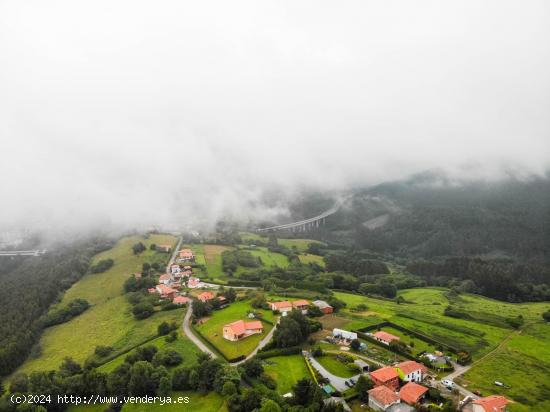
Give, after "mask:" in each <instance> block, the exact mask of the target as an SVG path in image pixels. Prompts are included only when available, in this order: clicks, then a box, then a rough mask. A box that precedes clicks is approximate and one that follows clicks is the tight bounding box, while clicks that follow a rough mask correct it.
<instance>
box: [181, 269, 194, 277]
mask: <svg viewBox="0 0 550 412" xmlns="http://www.w3.org/2000/svg"><path fill="white" fill-rule="evenodd" d="M180 275H181V276H183V277H187V278H188V277H191V276H193V271H192V270H184V271H183V272H180Z"/></svg>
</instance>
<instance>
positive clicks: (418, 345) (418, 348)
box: [381, 326, 436, 355]
mask: <svg viewBox="0 0 550 412" xmlns="http://www.w3.org/2000/svg"><path fill="white" fill-rule="evenodd" d="M381 330H382V331H384V332H388V333H391V334H392V335H395V336H398V337H399V338H401V342H404V343H405V344H407V345H409V346H412V349H411V353H412V354H413V355H414V354H417V353H421V352H433V351H435V350H436V348H435V347H434V346H433V345H430V344H429V343H428V342H426V341H424V340H421V339H418V338H417V337H415V336H412V335H409V334H407V333H406V332H402V331H400V330H398V329H395V328H392V327H389V326H384V327H383V328H381Z"/></svg>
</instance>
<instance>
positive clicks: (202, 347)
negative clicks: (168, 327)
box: [182, 302, 218, 358]
mask: <svg viewBox="0 0 550 412" xmlns="http://www.w3.org/2000/svg"><path fill="white" fill-rule="evenodd" d="M192 315H193V302H189V307H188V308H187V313H186V314H185V318H183V325H182V326H183V333H184V334H185V335H186V336H187V337H188V338H189V339H190V340H191V342H193V343H194V344H195V345H197V347H198V348H199V349H200V350H201V351H203V352H204V353H208V354H210V356H212V358H217V357H218V356H217V355H216V354H215V353H214V352H213V351H212V350H210V348H209V347H208V346H206V344H205V343H204V342H203V341H202V340H200V339H199V338H197V337H196V336H195V334H194V333H193V331H192V330H191V326H189V321H190V319H191V316H192Z"/></svg>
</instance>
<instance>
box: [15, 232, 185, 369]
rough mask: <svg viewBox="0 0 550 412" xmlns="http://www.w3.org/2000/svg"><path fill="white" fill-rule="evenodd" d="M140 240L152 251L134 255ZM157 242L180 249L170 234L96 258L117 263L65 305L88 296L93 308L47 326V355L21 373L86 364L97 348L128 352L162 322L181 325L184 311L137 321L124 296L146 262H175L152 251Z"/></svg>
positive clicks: (127, 243)
mask: <svg viewBox="0 0 550 412" xmlns="http://www.w3.org/2000/svg"><path fill="white" fill-rule="evenodd" d="M140 241H141V242H143V243H144V244H145V245H146V246H147V250H146V251H145V252H143V253H142V254H140V255H137V256H136V255H134V254H133V253H132V245H133V244H135V243H137V242H140ZM152 243H156V244H161V243H170V244H172V245H175V243H176V238H175V237H174V236H169V235H150V236H149V237H147V238H144V237H140V236H131V237H126V238H123V239H121V240H120V241H118V242H117V244H116V245H115V246H114V247H113V248H112V249H110V250H107V251H105V252H102V253H99V254H98V255H96V256H95V257H94V259H93V262H97V261H99V260H101V259H106V258H112V259H114V261H115V264H114V265H113V267H112V268H111V269H109V270H108V271H106V272H103V273H97V274H87V275H85V276H84V277H83V278H82V279H81V280H79V281H78V282H77V283H75V284H74V285H73V286H72V287H71V288H70V289H69V290H68V291H67V292H66V293H65V296H64V297H63V300H62V302H61V305H65V304H66V303H67V302H69V301H70V300H73V299H76V298H83V299H86V300H87V301H88V302H90V304H91V305H92V307H91V308H90V309H88V310H87V311H85V312H84V313H83V314H81V315H80V316H77V317H76V318H73V319H71V320H70V321H69V322H66V323H63V324H61V325H56V326H53V327H50V328H47V329H46V330H45V332H44V333H43V335H42V337H41V339H40V342H39V345H40V347H41V354H40V355H39V356H38V357H36V358H34V359H27V361H25V363H24V364H23V365H22V366H21V367H20V368H19V369H18V370H17V372H26V373H29V372H32V371H34V370H52V369H57V368H58V367H59V365H60V364H61V362H62V360H63V358H64V357H66V356H70V357H72V358H73V359H74V360H76V361H77V362H83V361H84V360H85V359H86V358H87V357H88V356H89V355H91V354H92V353H93V351H94V349H95V347H96V346H97V345H108V346H113V347H114V349H115V351H117V352H118V351H123V350H124V349H125V348H128V347H132V346H134V345H137V344H139V343H141V342H143V341H144V340H146V339H148V338H151V337H153V336H155V335H156V333H157V326H158V324H159V323H161V322H163V321H167V322H172V321H175V322H180V321H181V318H182V316H183V309H176V310H173V311H166V312H158V313H156V314H154V315H153V316H151V317H150V318H148V319H145V320H136V319H134V317H133V315H132V313H131V306H130V304H129V303H128V302H127V301H126V297H125V296H124V292H123V289H122V286H123V284H124V281H125V280H126V279H127V278H128V277H129V276H130V274H131V273H134V272H139V271H141V265H142V264H143V263H144V262H152V261H155V260H159V261H160V260H162V261H163V262H165V261H167V260H168V259H169V255H168V254H162V253H158V252H155V251H151V250H149V248H148V247H149V245H150V244H152Z"/></svg>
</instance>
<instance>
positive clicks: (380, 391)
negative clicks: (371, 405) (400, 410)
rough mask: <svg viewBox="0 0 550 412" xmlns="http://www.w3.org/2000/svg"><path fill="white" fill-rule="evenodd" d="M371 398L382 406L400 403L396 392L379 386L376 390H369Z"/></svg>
mask: <svg viewBox="0 0 550 412" xmlns="http://www.w3.org/2000/svg"><path fill="white" fill-rule="evenodd" d="M369 398H372V399H374V400H375V401H376V402H377V403H379V404H380V405H382V406H387V405H391V404H392V403H396V402H398V401H399V396H397V395H396V394H395V392H394V391H392V390H391V389H389V388H387V387H386V386H377V387H376V388H374V389H371V390H369Z"/></svg>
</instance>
